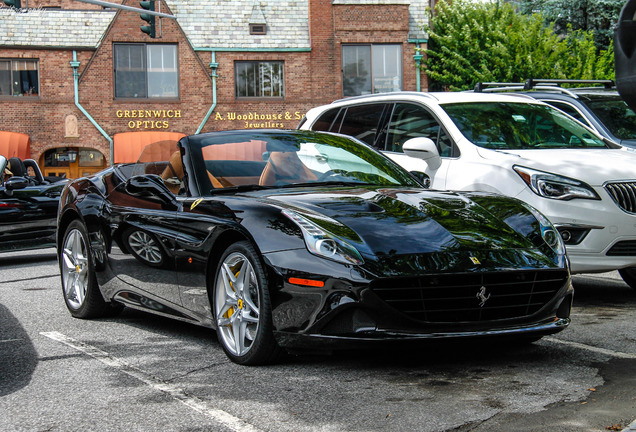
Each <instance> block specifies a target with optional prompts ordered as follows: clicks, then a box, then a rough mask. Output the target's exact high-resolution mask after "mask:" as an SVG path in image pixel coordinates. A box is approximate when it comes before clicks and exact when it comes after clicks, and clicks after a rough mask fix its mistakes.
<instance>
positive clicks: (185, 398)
mask: <svg viewBox="0 0 636 432" xmlns="http://www.w3.org/2000/svg"><path fill="white" fill-rule="evenodd" d="M40 334H41V335H42V336H46V337H48V338H49V339H53V340H54V341H57V342H60V343H63V344H65V345H68V346H70V347H71V348H74V349H76V350H77V351H80V352H82V353H84V354H86V355H88V356H91V357H93V358H94V359H96V360H99V361H100V362H102V363H104V364H105V365H107V366H110V367H113V368H116V369H118V370H119V371H121V372H123V373H125V374H126V375H129V376H131V377H133V378H136V379H138V380H139V381H141V382H143V383H144V384H146V385H148V386H149V387H152V388H153V389H155V390H159V391H161V392H163V393H166V394H168V395H170V396H171V397H172V398H173V399H175V400H177V401H179V402H181V403H183V404H184V405H186V406H188V407H190V408H192V409H193V410H195V411H197V412H200V413H202V414H204V415H206V416H208V417H211V418H212V419H214V420H215V421H218V422H219V423H221V424H222V425H224V426H226V427H227V428H229V429H231V430H233V431H237V432H259V429H257V428H256V427H254V426H252V425H251V424H249V423H247V422H246V421H245V420H241V419H240V418H238V417H234V416H233V415H232V414H229V413H227V412H225V411H223V410H220V409H216V408H214V407H211V406H209V405H208V404H207V403H206V402H205V401H203V400H201V399H199V398H197V397H195V396H190V395H188V394H186V392H185V391H184V390H183V389H181V388H179V387H177V386H174V385H172V384H170V383H167V382H165V381H162V380H160V379H157V378H155V377H153V376H151V375H149V374H148V373H146V372H144V371H142V370H141V369H139V368H136V367H135V366H132V365H129V364H127V363H126V362H124V361H123V360H120V359H118V358H116V357H113V356H112V355H110V354H108V353H107V352H105V351H102V350H100V349H99V348H96V347H94V346H91V345H88V344H85V343H82V342H79V341H77V340H75V339H72V338H70V337H68V336H66V335H63V334H62V333H59V332H55V331H54V332H41V333H40Z"/></svg>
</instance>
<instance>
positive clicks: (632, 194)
mask: <svg viewBox="0 0 636 432" xmlns="http://www.w3.org/2000/svg"><path fill="white" fill-rule="evenodd" d="M605 190H606V191H607V192H608V193H609V194H610V195H611V197H612V198H613V199H614V201H616V204H618V206H619V207H620V208H622V209H623V210H625V211H626V212H629V213H636V182H625V183H609V184H607V185H605Z"/></svg>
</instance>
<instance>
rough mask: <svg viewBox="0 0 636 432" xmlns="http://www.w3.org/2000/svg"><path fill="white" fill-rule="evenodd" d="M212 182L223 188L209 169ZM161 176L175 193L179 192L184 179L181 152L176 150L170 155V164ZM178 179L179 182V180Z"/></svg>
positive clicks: (213, 184) (214, 185)
mask: <svg viewBox="0 0 636 432" xmlns="http://www.w3.org/2000/svg"><path fill="white" fill-rule="evenodd" d="M207 174H208V178H209V179H210V183H212V186H213V187H215V188H222V187H223V185H222V184H221V182H220V181H218V180H217V178H216V177H214V176H213V175H212V174H211V173H210V172H209V171H207ZM161 178H162V179H163V180H164V182H165V183H166V186H168V189H170V192H172V193H173V194H175V195H176V194H178V193H179V188H180V185H181V182H182V181H183V162H182V161H181V152H179V151H176V152H174V153H173V154H172V156H170V159H169V160H168V166H166V168H165V169H164V170H163V172H162V173H161ZM177 180H178V182H177Z"/></svg>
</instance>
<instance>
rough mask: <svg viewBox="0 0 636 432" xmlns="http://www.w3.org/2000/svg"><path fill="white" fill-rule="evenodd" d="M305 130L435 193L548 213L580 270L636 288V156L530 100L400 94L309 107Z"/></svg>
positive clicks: (480, 95) (573, 267)
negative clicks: (493, 197) (371, 150)
mask: <svg viewBox="0 0 636 432" xmlns="http://www.w3.org/2000/svg"><path fill="white" fill-rule="evenodd" d="M299 128H300V129H310V130H320V131H332V132H338V133H343V134H347V135H351V136H353V137H356V138H358V139H359V140H361V141H363V142H365V143H367V144H369V145H370V146H372V147H375V148H376V149H379V150H382V151H383V152H384V153H385V154H386V155H387V156H389V157H390V158H391V159H393V160H394V161H396V162H397V163H399V164H400V165H402V166H403V167H405V168H406V169H408V170H409V171H411V172H413V173H414V174H416V175H417V176H418V177H420V179H422V180H423V183H424V184H425V186H427V187H428V186H430V187H431V188H434V189H449V190H463V191H486V192H496V193H501V194H504V195H508V196H512V197H516V198H519V199H520V200H522V201H525V202H526V203H528V204H530V205H532V206H534V207H535V208H537V209H539V210H540V211H541V212H543V213H544V214H545V215H546V216H547V217H548V218H549V219H550V220H551V221H552V223H553V224H554V225H555V226H556V227H557V229H558V230H559V232H560V233H561V236H562V237H563V240H564V241H565V244H566V248H567V251H568V256H569V258H570V262H571V270H572V272H573V273H587V272H604V271H611V270H619V271H620V274H621V276H622V277H623V279H624V280H625V281H626V282H627V283H628V284H629V285H630V286H631V287H632V288H635V289H636V152H633V151H627V150H626V149H624V148H622V147H620V146H619V145H617V144H615V143H612V142H611V141H609V140H607V139H604V138H601V137H600V136H598V135H596V134H595V133H594V132H592V131H591V130H590V129H587V128H586V127H584V126H583V125H582V124H581V123H579V122H577V121H576V120H574V119H572V118H571V117H569V116H568V115H566V114H564V113H563V112H561V111H559V110H558V109H555V108H553V107H551V106H550V105H547V104H545V103H543V102H540V101H537V100H535V99H532V98H530V97H528V96H524V95H503V94H483V93H418V92H398V93H385V94H377V95H369V96H360V97H353V98H347V99H343V100H339V101H336V102H334V103H332V104H330V105H325V106H321V107H317V108H313V109H311V110H310V111H309V112H308V113H307V115H306V116H305V118H304V119H303V121H302V122H301V124H300V125H299Z"/></svg>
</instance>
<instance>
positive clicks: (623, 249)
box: [605, 240, 636, 256]
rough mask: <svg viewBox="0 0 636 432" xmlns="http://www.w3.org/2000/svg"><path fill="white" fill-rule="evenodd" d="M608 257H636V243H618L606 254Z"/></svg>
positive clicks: (633, 241)
mask: <svg viewBox="0 0 636 432" xmlns="http://www.w3.org/2000/svg"><path fill="white" fill-rule="evenodd" d="M605 255H607V256H636V241H635V240H623V241H619V242H618V243H616V244H615V245H614V246H612V247H611V248H610V250H608V251H607V253H606V254H605Z"/></svg>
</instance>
